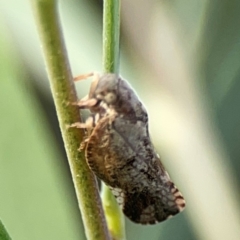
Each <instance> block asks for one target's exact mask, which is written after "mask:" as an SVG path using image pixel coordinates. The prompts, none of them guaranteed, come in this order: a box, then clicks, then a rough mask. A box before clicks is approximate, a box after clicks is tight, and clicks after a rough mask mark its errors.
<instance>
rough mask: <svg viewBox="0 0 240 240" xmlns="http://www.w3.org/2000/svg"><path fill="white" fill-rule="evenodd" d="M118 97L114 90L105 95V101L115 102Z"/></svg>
mask: <svg viewBox="0 0 240 240" xmlns="http://www.w3.org/2000/svg"><path fill="white" fill-rule="evenodd" d="M116 99H117V97H116V94H114V93H112V92H109V93H107V94H106V95H105V97H104V100H105V102H106V103H108V104H112V103H114V102H115V101H116Z"/></svg>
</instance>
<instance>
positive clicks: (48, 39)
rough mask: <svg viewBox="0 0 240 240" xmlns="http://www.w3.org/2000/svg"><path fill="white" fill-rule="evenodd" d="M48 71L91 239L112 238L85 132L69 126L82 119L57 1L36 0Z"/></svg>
mask: <svg viewBox="0 0 240 240" xmlns="http://www.w3.org/2000/svg"><path fill="white" fill-rule="evenodd" d="M32 2H33V9H34V15H35V18H36V22H37V26H38V31H39V35H40V40H41V44H42V48H43V53H44V58H45V62H46V67H47V72H48V76H49V81H50V85H51V90H52V94H53V99H54V102H55V106H56V110H57V116H58V120H59V125H60V129H61V132H62V136H63V140H64V144H65V148H66V152H67V156H68V161H69V165H70V169H71V173H72V178H73V182H74V186H75V190H76V195H77V199H78V203H79V207H80V210H81V213H82V219H83V224H84V227H85V232H86V236H87V239H88V240H106V239H110V237H109V233H108V230H107V226H106V220H105V217H104V214H103V209H102V205H101V200H100V197H99V192H98V186H97V182H96V179H95V177H94V175H93V174H92V172H91V171H90V169H89V168H88V165H87V163H86V161H85V159H84V154H83V153H82V152H79V151H78V148H79V145H80V143H81V142H82V139H83V133H84V132H83V131H82V130H80V129H76V128H70V129H69V128H68V125H69V124H71V123H74V122H79V121H80V114H79V111H78V109H77V107H76V106H72V105H71V104H69V103H71V102H76V101H77V96H76V91H75V87H74V84H73V80H72V74H71V71H70V67H69V63H68V58H67V53H66V49H65V45H64V41H63V36H62V31H61V27H60V21H59V16H58V9H57V1H55V0H32Z"/></svg>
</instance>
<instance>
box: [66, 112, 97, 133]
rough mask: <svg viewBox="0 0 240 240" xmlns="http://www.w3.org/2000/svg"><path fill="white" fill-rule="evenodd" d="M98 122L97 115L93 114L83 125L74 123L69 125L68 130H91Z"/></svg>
mask: <svg viewBox="0 0 240 240" xmlns="http://www.w3.org/2000/svg"><path fill="white" fill-rule="evenodd" d="M98 120H99V114H98V113H97V114H94V115H92V116H90V117H88V118H87V120H86V122H85V123H80V122H76V123H73V124H71V125H69V126H68V127H69V128H74V127H76V128H87V129H89V128H93V127H94V126H95V125H96V123H97V122H98Z"/></svg>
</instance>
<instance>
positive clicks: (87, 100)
mask: <svg viewBox="0 0 240 240" xmlns="http://www.w3.org/2000/svg"><path fill="white" fill-rule="evenodd" d="M92 76H93V82H92V84H91V87H90V91H89V94H88V95H87V96H85V97H84V98H82V99H81V100H80V101H78V102H74V103H72V105H76V106H78V107H79V108H82V109H83V108H91V107H93V106H95V105H96V104H97V102H98V100H97V99H95V98H93V97H92V95H93V93H94V91H95V89H96V86H97V84H98V81H99V78H100V77H99V74H98V73H96V72H91V73H87V74H83V75H79V76H77V77H75V78H74V81H81V80H84V79H86V78H89V77H92Z"/></svg>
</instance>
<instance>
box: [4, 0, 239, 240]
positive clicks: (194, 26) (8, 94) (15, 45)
mask: <svg viewBox="0 0 240 240" xmlns="http://www.w3.org/2000/svg"><path fill="white" fill-rule="evenodd" d="M59 2H60V5H59V11H60V15H61V21H62V25H63V32H64V37H65V41H66V46H67V51H68V55H69V60H70V63H71V68H72V73H73V75H78V74H82V73H87V72H90V71H93V70H95V71H99V72H101V70H102V36H101V34H102V1H100V0H68V1H63V0H61V1H59ZM239 12H240V1H238V0H231V1H227V0H222V1H220V0H218V1H217V0H212V1H206V0H182V1H176V0H169V1H165V0H148V1H146V0H131V1H129V0H122V13H121V75H122V76H123V77H124V78H126V79H127V80H128V81H129V82H130V83H131V85H132V86H133V87H134V89H135V90H136V91H137V93H138V95H139V96H140V98H141V99H142V101H143V102H144V104H145V106H146V108H147V109H148V112H149V118H150V132H151V136H152V140H153V143H154V145H155V146H156V148H157V150H158V152H159V154H160V156H161V158H162V161H163V163H164V165H165V167H166V169H167V170H168V172H169V174H170V175H171V178H172V179H173V181H174V182H175V184H176V185H177V186H178V188H179V189H180V190H181V192H182V193H183V195H184V197H185V198H186V202H187V206H186V209H185V210H184V212H182V213H181V214H179V215H177V216H176V217H174V218H171V219H170V220H168V221H165V222H163V223H161V224H157V225H154V226H141V225H136V224H133V223H131V222H130V221H128V220H127V219H126V231H127V233H126V234H127V239H128V240H135V239H138V240H145V239H147V240H161V239H164V240H226V239H228V240H238V239H240V204H239V202H240V191H239V186H240V174H239V172H240V161H239V157H240V94H239V93H240V31H239V26H240V14H239ZM0 79H1V80H0V116H1V124H0V219H1V220H2V222H3V223H4V225H5V226H6V228H7V229H8V231H9V233H10V235H11V237H12V239H18V240H28V239H34V240H42V239H49V240H50V239H51V240H65V239H68V240H78V239H81V240H85V236H84V230H83V227H82V222H81V216H80V213H79V210H78V205H77V202H76V197H75V192H74V189H73V184H72V180H71V175H70V173H69V167H68V163H67V159H66V154H65V150H64V147H63V143H62V138H61V135H60V131H59V127H58V122H57V118H56V112H55V108H54V105H53V101H52V97H51V93H50V88H49V82H48V79H47V74H46V70H45V66H44V59H43V56H42V53H41V48H40V42H39V38H38V35H37V31H36V26H35V22H34V18H33V12H32V9H31V4H30V1H27V0H20V1H17V0H8V1H4V0H0ZM89 85H90V81H85V82H81V83H80V82H79V83H77V86H76V87H77V89H78V95H79V98H81V97H83V96H85V95H86V93H87V92H88V88H89Z"/></svg>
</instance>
